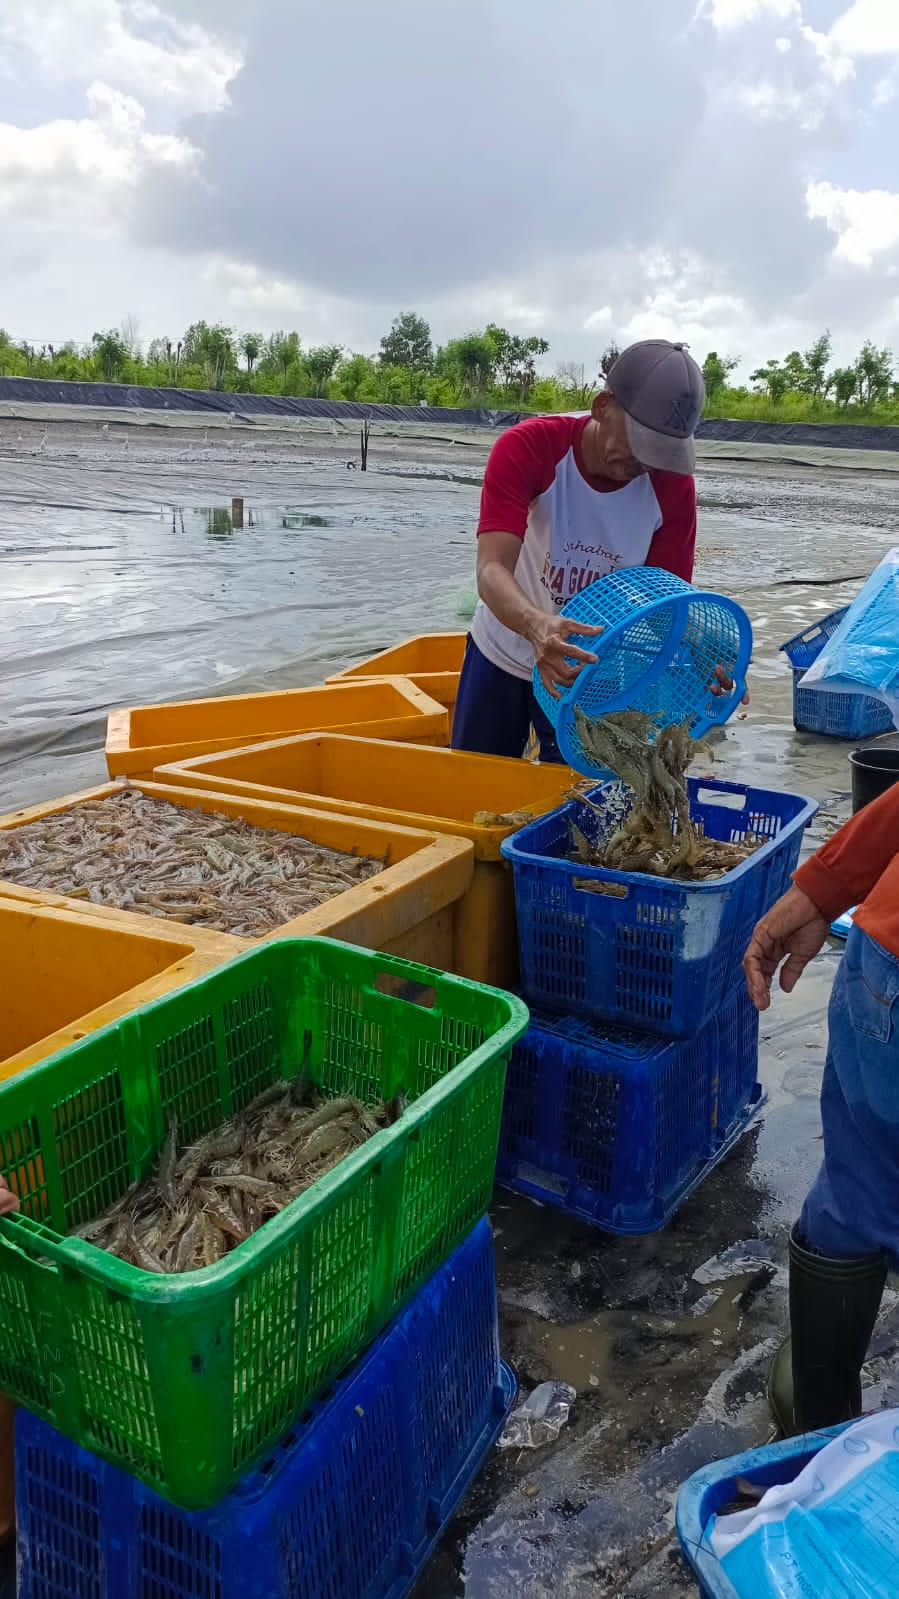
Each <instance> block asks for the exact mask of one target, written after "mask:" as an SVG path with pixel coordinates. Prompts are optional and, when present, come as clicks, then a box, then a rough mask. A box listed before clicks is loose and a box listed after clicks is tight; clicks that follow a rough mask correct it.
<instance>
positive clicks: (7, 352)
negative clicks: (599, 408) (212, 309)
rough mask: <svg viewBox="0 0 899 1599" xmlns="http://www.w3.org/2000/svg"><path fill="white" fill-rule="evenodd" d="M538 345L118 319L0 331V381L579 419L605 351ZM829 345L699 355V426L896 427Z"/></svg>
mask: <svg viewBox="0 0 899 1599" xmlns="http://www.w3.org/2000/svg"><path fill="white" fill-rule="evenodd" d="M549 348H550V347H549V344H548V342H547V341H546V339H543V338H540V337H538V336H537V335H534V334H530V335H524V334H517V333H511V332H509V330H508V329H507V328H503V327H499V326H498V325H497V324H496V323H494V322H490V323H488V324H487V326H486V327H485V328H484V329H483V330H481V331H479V332H473V333H467V334H465V335H463V336H462V337H460V338H455V339H449V340H448V341H447V343H446V344H443V345H435V343H434V341H433V338H432V335H431V329H430V327H429V325H428V323H427V322H426V320H425V319H424V317H422V316H419V315H418V314H417V313H416V312H414V311H403V312H401V313H400V314H399V315H398V316H397V317H395V318H394V321H393V323H392V324H391V326H390V328H389V329H388V331H387V332H386V333H385V334H384V336H383V337H382V339H381V340H380V344H379V347H378V350H377V351H376V352H375V353H374V354H371V355H365V354H360V353H358V352H353V351H350V350H346V349H344V348H343V347H342V346H340V345H337V344H326V345H304V344H303V343H302V341H301V339H300V335H299V334H298V333H297V332H295V331H284V330H282V331H280V332H277V333H272V334H269V335H267V336H266V335H263V334H261V333H254V332H240V331H238V330H236V329H234V328H231V327H227V326H225V325H224V324H222V323H220V322H212V323H210V322H205V321H199V322H194V323H192V324H191V326H190V327H189V328H188V329H187V330H186V331H185V332H184V333H183V334H182V336H181V337H180V338H179V339H177V340H173V339H169V338H154V339H151V340H150V342H149V344H147V346H146V348H144V346H143V345H142V343H141V340H140V338H139V334H138V329H137V326H136V324H135V322H134V320H133V319H132V318H129V319H128V320H127V321H126V322H125V323H124V324H123V325H122V326H121V327H118V328H110V329H107V330H106V331H105V332H98V333H95V334H94V336H93V338H92V339H91V341H90V343H89V344H84V345H78V344H76V343H73V342H68V343H66V344H62V345H59V346H54V345H52V344H43V345H40V346H36V345H33V344H30V343H29V342H28V341H27V340H16V339H15V338H13V337H12V335H11V334H9V333H7V332H5V331H4V330H3V329H2V328H0V377H2V376H12V377H35V378H57V379H63V380H67V381H82V382H106V383H133V384H139V385H140V384H142V385H152V386H157V387H166V388H167V387H176V388H193V389H216V390H221V391H228V392H238V393H241V392H242V393H255V394H283V395H294V396H297V397H312V398H326V399H333V400H356V401H361V402H363V403H370V404H384V403H387V404H393V405H417V404H420V403H421V402H424V403H425V404H427V405H433V406H455V405H463V406H489V407H498V408H503V407H504V408H511V409H519V410H527V411H535V412H544V413H545V412H552V411H571V410H584V409H586V408H587V406H588V405H589V404H590V400H591V399H592V396H593V395H594V394H595V393H596V392H597V390H598V389H599V388H600V387H601V383H602V377H603V374H604V373H606V372H608V370H609V368H610V366H611V365H612V363H613V362H614V360H615V358H616V357H617V354H618V347H617V344H615V343H614V342H613V343H611V344H609V346H608V347H607V349H606V350H605V351H604V352H603V354H602V355H601V356H600V357H599V358H598V360H597V361H596V364H595V368H594V369H593V370H590V369H588V368H586V367H585V366H583V365H582V364H578V363H575V362H565V363H559V364H557V366H556V370H555V373H554V374H553V375H552V376H549V375H547V373H546V372H545V371H544V370H541V369H540V368H541V366H542V365H545V360H546V357H547V356H548V354H549ZM832 355H833V344H832V339H831V335H830V333H829V332H825V333H822V334H821V335H820V337H819V338H817V339H816V340H815V341H814V343H813V344H812V345H811V346H810V347H809V349H807V350H804V351H800V350H791V351H790V353H789V354H788V355H787V356H786V357H784V358H783V359H771V360H769V361H767V362H766V363H765V365H764V366H760V367H758V368H757V369H756V370H755V371H754V372H752V373H751V374H750V376H749V381H748V385H746V384H738V383H735V382H734V373H735V371H736V370H737V368H738V366H739V361H738V359H737V357H735V356H732V355H719V354H718V352H717V351H715V350H712V351H710V352H709V354H708V355H707V356H706V357H705V360H704V362H703V366H702V369H703V374H704V376H705V382H706V392H707V405H706V414H707V415H709V416H732V417H749V418H755V419H764V418H765V417H771V418H778V419H783V420H785V421H786V420H789V421H795V420H821V421H827V420H839V419H844V418H845V417H847V415H849V414H850V413H851V414H854V415H855V416H857V417H858V419H859V420H864V421H869V422H899V372H897V370H896V368H895V362H894V357H893V355H892V353H891V352H890V351H889V350H887V349H882V348H878V347H877V346H876V345H874V344H873V343H872V342H871V341H870V340H868V341H866V342H865V344H864V345H863V346H862V349H861V350H860V351H859V354H858V356H857V357H856V359H855V361H854V362H853V363H851V365H848V366H838V365H833V364H832Z"/></svg>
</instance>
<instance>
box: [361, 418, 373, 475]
mask: <svg viewBox="0 0 899 1599" xmlns="http://www.w3.org/2000/svg"><path fill="white" fill-rule="evenodd" d="M370 431H371V424H370V423H369V420H368V417H366V418H365V421H364V422H363V424H362V433H361V440H362V470H363V472H367V471H368V435H369V433H370Z"/></svg>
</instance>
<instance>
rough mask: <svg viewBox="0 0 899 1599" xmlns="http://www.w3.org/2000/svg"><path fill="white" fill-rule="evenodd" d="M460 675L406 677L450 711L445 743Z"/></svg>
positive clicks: (373, 680) (367, 680)
mask: <svg viewBox="0 0 899 1599" xmlns="http://www.w3.org/2000/svg"><path fill="white" fill-rule="evenodd" d="M460 677H461V673H460V672H410V673H409V675H408V677H407V679H406V681H407V682H408V683H414V684H415V687H416V688H417V689H420V690H421V692H422V694H427V696H428V699H430V700H436V701H437V704H438V705H443V706H444V707H445V708H446V710H447V711H448V712H449V716H448V719H447V729H446V741H445V744H448V743H449V737H450V733H451V732H452V725H453V711H454V709H455V705H456V697H457V695H458V693H459V679H460ZM352 681H353V682H357V683H360V682H361V683H378V682H380V678H377V677H368V678H354V679H352ZM325 682H326V684H329V683H345V682H347V679H346V678H345V677H328V678H326V679H325ZM328 731H330V730H328ZM367 736H368V735H367V734H364V733H363V737H367ZM430 742H433V743H435V744H437V743H440V742H441V741H440V740H438V739H434V740H429V743H430ZM444 747H445V746H444Z"/></svg>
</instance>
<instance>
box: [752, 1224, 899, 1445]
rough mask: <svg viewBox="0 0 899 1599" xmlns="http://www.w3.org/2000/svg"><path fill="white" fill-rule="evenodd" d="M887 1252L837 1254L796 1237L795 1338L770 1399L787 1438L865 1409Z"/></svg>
mask: <svg viewBox="0 0 899 1599" xmlns="http://www.w3.org/2000/svg"><path fill="white" fill-rule="evenodd" d="M886 1274H887V1266H886V1258H885V1256H884V1255H883V1254H876V1255H857V1256H855V1257H854V1258H852V1259H850V1260H832V1259H829V1258H828V1256H826V1255H816V1254H814V1253H813V1252H812V1251H811V1250H809V1249H806V1248H805V1247H804V1245H803V1243H802V1241H801V1240H800V1238H799V1236H798V1234H797V1232H796V1229H795V1227H794V1229H793V1233H792V1236H791V1238H790V1331H791V1337H790V1338H789V1339H787V1342H786V1343H785V1344H784V1345H783V1346H782V1347H781V1349H780V1350H779V1351H778V1353H777V1355H776V1356H775V1358H774V1362H773V1364H772V1367H771V1373H770V1377H769V1381H768V1399H769V1402H770V1405H771V1409H772V1412H773V1414H774V1419H775V1421H776V1422H777V1424H778V1426H779V1428H780V1430H781V1432H782V1433H783V1434H784V1436H785V1437H790V1436H791V1435H792V1434H794V1433H799V1432H814V1431H816V1430H817V1429H818V1428H819V1427H835V1426H836V1425H837V1423H838V1422H841V1421H852V1420H853V1419H854V1418H855V1417H856V1416H860V1415H861V1410H862V1387H861V1370H862V1366H863V1365H864V1362H865V1356H866V1355H867V1353H868V1344H869V1343H870V1341H871V1334H872V1332H873V1331H874V1323H875V1321H876V1320H877V1312H878V1310H879V1309H880V1301H881V1298H882V1296H883V1289H884V1283H885V1282H886Z"/></svg>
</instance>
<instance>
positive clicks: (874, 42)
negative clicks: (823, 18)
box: [831, 0, 899, 56]
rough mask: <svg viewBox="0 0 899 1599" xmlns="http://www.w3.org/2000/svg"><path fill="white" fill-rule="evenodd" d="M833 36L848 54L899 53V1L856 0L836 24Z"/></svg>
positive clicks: (878, 54)
mask: <svg viewBox="0 0 899 1599" xmlns="http://www.w3.org/2000/svg"><path fill="white" fill-rule="evenodd" d="M831 38H832V39H833V40H834V42H835V44H837V45H838V47H839V48H840V49H841V50H843V51H845V53H846V54H847V55H852V56H883V55H899V4H897V0H855V3H854V5H851V6H850V7H849V9H848V11H845V12H844V13H843V15H842V16H841V17H839V18H838V19H837V21H836V22H835V23H834V25H833V28H832V29H831Z"/></svg>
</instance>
